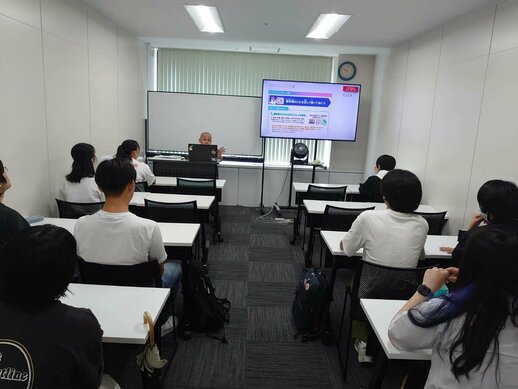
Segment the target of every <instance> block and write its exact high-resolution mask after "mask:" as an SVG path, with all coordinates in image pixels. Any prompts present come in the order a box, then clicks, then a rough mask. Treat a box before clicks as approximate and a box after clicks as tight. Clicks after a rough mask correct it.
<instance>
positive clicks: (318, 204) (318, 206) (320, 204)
mask: <svg viewBox="0 0 518 389" xmlns="http://www.w3.org/2000/svg"><path fill="white" fill-rule="evenodd" d="M326 205H331V206H333V207H340V208H353V209H355V208H369V207H374V209H377V210H381V209H386V208H387V206H386V205H385V204H384V203H363V202H356V201H325V200H304V207H305V208H306V211H307V212H308V213H309V214H313V215H323V214H324V211H325V209H326ZM416 212H429V213H432V212H441V211H438V210H436V209H435V208H434V207H432V206H431V205H419V207H418V208H417V209H416ZM446 218H447V217H446Z"/></svg>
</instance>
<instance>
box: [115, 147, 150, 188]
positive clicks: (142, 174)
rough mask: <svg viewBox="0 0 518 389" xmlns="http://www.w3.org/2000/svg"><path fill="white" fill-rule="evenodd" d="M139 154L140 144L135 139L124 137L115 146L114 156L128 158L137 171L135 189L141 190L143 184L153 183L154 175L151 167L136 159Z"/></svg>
mask: <svg viewBox="0 0 518 389" xmlns="http://www.w3.org/2000/svg"><path fill="white" fill-rule="evenodd" d="M139 154H140V145H139V144H138V142H137V141H136V140H132V139H126V140H125V141H124V142H122V143H121V144H120V145H119V147H117V154H116V155H115V157H116V158H123V159H128V160H129V161H130V162H131V164H132V165H133V167H134V168H135V170H136V171H137V181H136V182H135V183H136V187H135V191H136V192H143V191H144V189H145V185H153V184H154V183H155V180H156V177H155V175H154V174H153V172H152V171H151V168H150V167H149V166H148V165H147V164H145V163H144V162H140V161H139V160H137V158H138V156H139Z"/></svg>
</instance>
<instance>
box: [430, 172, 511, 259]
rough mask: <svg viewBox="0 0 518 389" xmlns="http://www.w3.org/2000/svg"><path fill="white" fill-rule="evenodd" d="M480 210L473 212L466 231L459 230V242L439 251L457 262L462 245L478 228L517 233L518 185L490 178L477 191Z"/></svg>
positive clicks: (462, 248) (462, 251) (461, 253)
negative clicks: (448, 254) (450, 255)
mask: <svg viewBox="0 0 518 389" xmlns="http://www.w3.org/2000/svg"><path fill="white" fill-rule="evenodd" d="M477 201H478V205H479V207H480V212H477V213H475V215H474V216H473V218H472V219H471V221H470V222H469V224H468V228H467V229H466V231H459V242H458V244H457V246H456V247H455V248H453V247H441V248H440V249H441V251H444V252H447V253H450V254H452V260H453V263H454V264H458V263H459V262H460V259H461V258H462V255H463V254H464V247H465V245H466V242H467V240H468V238H469V237H470V235H471V234H472V233H473V232H475V231H477V230H478V229H481V228H482V229H491V230H492V229H500V230H504V231H509V232H512V233H514V234H517V235H518V187H516V184H514V183H513V182H510V181H503V180H490V181H487V182H486V183H484V184H483V185H482V186H481V187H480V189H479V190H478V193H477Z"/></svg>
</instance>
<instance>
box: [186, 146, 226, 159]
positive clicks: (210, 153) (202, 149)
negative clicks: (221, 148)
mask: <svg viewBox="0 0 518 389" xmlns="http://www.w3.org/2000/svg"><path fill="white" fill-rule="evenodd" d="M187 150H188V152H189V161H191V162H210V161H214V162H215V161H216V154H217V152H218V146H216V145H200V144H193V143H189V146H188V148H187Z"/></svg>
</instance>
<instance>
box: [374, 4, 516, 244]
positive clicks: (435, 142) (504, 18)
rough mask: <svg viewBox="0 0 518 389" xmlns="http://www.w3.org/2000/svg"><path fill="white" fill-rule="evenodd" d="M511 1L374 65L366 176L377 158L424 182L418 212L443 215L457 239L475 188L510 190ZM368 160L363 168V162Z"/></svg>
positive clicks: (407, 45)
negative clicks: (427, 207)
mask: <svg viewBox="0 0 518 389" xmlns="http://www.w3.org/2000/svg"><path fill="white" fill-rule="evenodd" d="M516 20H518V2H516V1H505V2H502V3H500V4H499V5H498V6H493V7H490V8H487V7H485V8H482V9H479V10H477V11H475V12H473V13H471V14H468V15H466V16H464V17H462V18H459V19H457V20H454V21H452V22H451V23H448V24H447V25H444V26H442V27H441V28H437V29H435V30H432V31H429V32H427V33H425V34H423V35H421V36H418V37H415V38H414V39H411V40H409V41H407V42H403V43H401V44H399V45H398V46H396V47H394V48H392V50H391V51H390V53H389V54H388V56H387V57H384V56H379V57H378V58H377V61H379V62H378V63H377V68H376V72H375V73H376V74H377V75H379V74H382V76H381V77H378V78H377V77H376V76H375V77H374V78H375V81H374V84H375V88H376V87H379V88H380V93H379V98H378V100H379V102H376V98H375V99H374V100H375V102H374V103H373V110H372V116H371V118H372V119H371V129H370V132H371V139H370V140H369V144H368V150H367V159H366V163H365V166H366V168H365V170H368V167H369V166H370V165H372V163H373V160H374V159H375V157H376V156H378V155H380V154H384V153H388V154H393V155H395V156H396V158H397V166H398V167H400V168H405V169H409V170H411V171H413V172H415V173H416V174H417V175H418V176H419V178H420V179H421V181H422V182H423V189H424V195H423V203H426V204H431V205H432V206H434V207H435V208H437V209H440V210H448V213H449V217H450V219H449V221H448V224H447V228H446V230H445V233H451V234H456V232H457V230H458V229H459V228H461V227H463V226H465V225H466V224H467V222H468V221H469V220H470V219H471V217H472V215H473V213H474V212H475V211H476V210H477V209H478V204H477V202H476V193H477V191H478V188H479V187H480V186H481V184H482V183H484V182H485V181H487V180H489V179H494V178H500V179H507V180H512V181H514V182H518V170H517V169H516V157H515V153H516V145H517V144H518V131H517V130H516V126H517V125H516V123H517V122H518V110H517V109H516V107H517V105H518V73H517V72H516V69H517V68H518V23H516ZM371 159H372V160H371Z"/></svg>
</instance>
